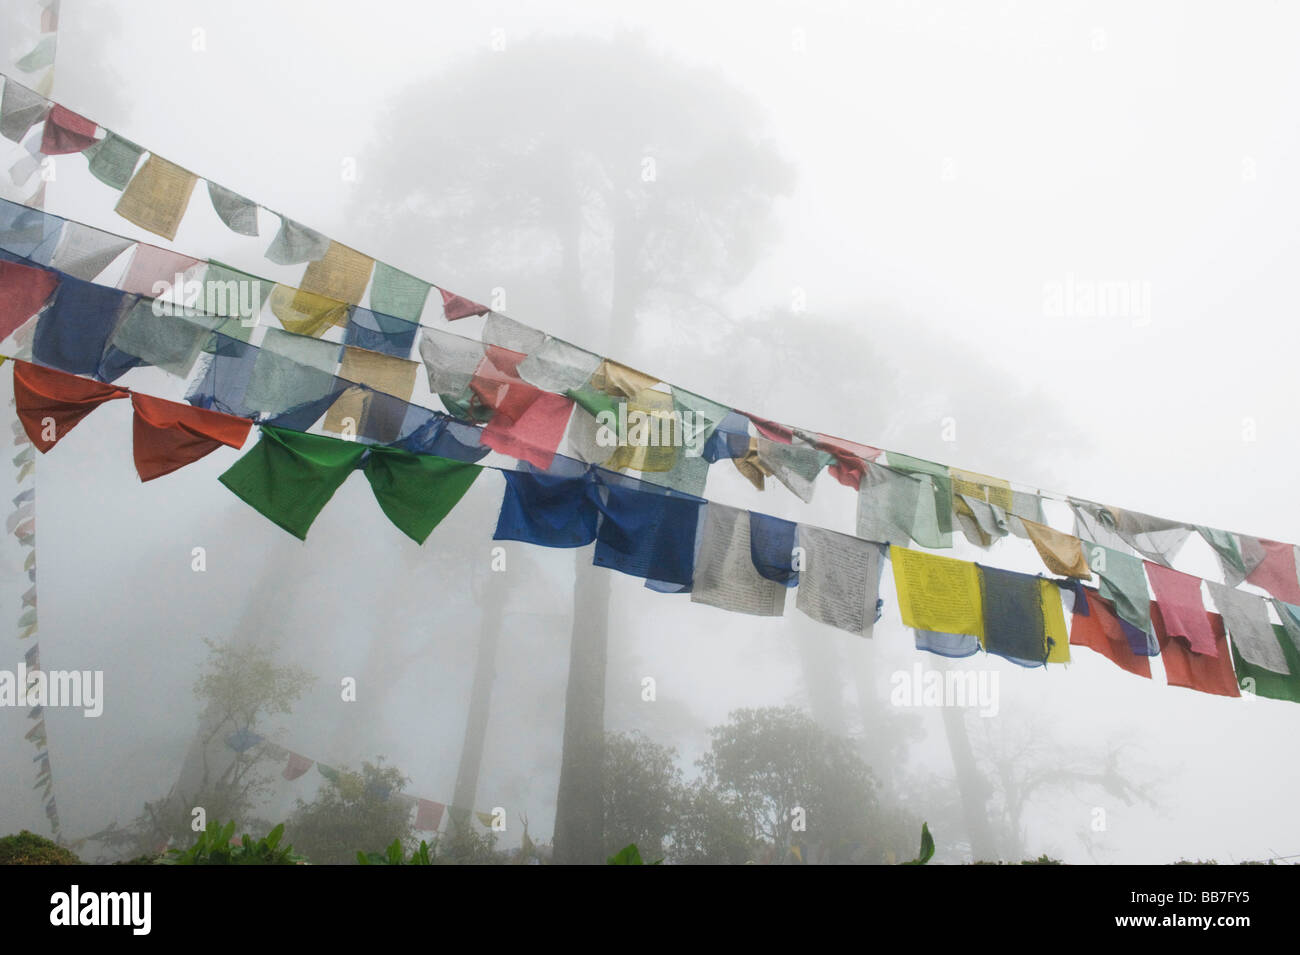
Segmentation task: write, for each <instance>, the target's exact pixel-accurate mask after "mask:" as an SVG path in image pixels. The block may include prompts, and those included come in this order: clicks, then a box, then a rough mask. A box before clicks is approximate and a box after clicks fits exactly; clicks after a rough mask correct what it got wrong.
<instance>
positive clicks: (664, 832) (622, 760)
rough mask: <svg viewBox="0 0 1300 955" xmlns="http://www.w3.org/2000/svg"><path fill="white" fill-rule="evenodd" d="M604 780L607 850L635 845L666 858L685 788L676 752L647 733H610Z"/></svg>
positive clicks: (603, 808) (605, 755)
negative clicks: (670, 835)
mask: <svg viewBox="0 0 1300 955" xmlns="http://www.w3.org/2000/svg"><path fill="white" fill-rule="evenodd" d="M601 776H602V779H601V808H602V810H603V812H604V814H605V845H606V847H607V848H608V849H610V850H612V849H613V848H614V847H617V846H626V845H627V844H628V843H635V844H636V845H638V846H645V849H646V852H648V853H653V854H656V855H662V854H663V849H664V843H665V841H666V840H667V839H668V836H669V834H670V832H671V831H672V829H673V826H674V824H675V823H676V822H677V819H678V817H679V816H680V809H679V803H680V802H681V798H682V793H683V784H682V772H681V770H680V769H678V768H677V751H676V750H675V749H672V748H670V747H667V746H660V745H659V744H658V743H655V742H653V741H652V740H650V739H649V738H648V737H647V736H645V735H644V734H643V733H639V732H634V733H606V734H605V748H604V751H603V754H602V763H601Z"/></svg>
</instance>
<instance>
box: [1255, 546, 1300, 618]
mask: <svg viewBox="0 0 1300 955" xmlns="http://www.w3.org/2000/svg"><path fill="white" fill-rule="evenodd" d="M1241 540H1242V543H1243V544H1245V542H1246V538H1244V537H1243V538H1241ZM1252 544H1254V545H1257V546H1258V548H1259V549H1260V550H1262V551H1263V556H1262V557H1261V558H1260V560H1259V562H1258V563H1257V564H1256V565H1255V568H1254V569H1253V570H1252V571H1251V572H1250V573H1249V574H1247V575H1246V583H1248V584H1254V585H1255V586H1256V587H1259V588H1260V589H1261V590H1265V591H1267V592H1268V593H1269V594H1271V595H1272V596H1274V597H1276V598H1277V599H1278V600H1284V601H1286V602H1287V603H1292V604H1300V579H1297V577H1296V557H1295V547H1294V546H1293V545H1291V544H1283V543H1281V542H1280V541H1271V540H1265V539H1264V538H1262V537H1261V538H1254V539H1252ZM1243 550H1244V548H1243Z"/></svg>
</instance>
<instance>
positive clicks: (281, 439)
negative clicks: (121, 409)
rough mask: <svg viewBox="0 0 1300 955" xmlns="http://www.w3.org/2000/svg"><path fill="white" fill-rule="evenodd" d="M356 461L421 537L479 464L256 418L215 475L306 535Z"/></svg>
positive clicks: (395, 516)
mask: <svg viewBox="0 0 1300 955" xmlns="http://www.w3.org/2000/svg"><path fill="white" fill-rule="evenodd" d="M363 460H364V470H365V473H366V479H367V480H369V482H370V488H371V490H372V491H373V492H374V495H375V500H377V501H378V502H379V507H380V509H381V510H383V512H384V513H385V514H386V515H387V516H388V519H389V520H391V521H392V522H393V524H394V525H396V527H397V528H398V530H400V531H401V532H402V533H404V534H406V535H407V536H408V537H410V538H411V539H413V540H414V541H416V542H417V543H421V544H423V543H424V541H425V540H426V539H427V538H428V536H429V534H431V533H432V532H433V529H434V528H435V527H437V526H438V524H439V523H440V522H441V521H442V519H443V518H444V517H446V516H447V514H449V513H450V512H451V509H452V508H453V507H455V506H456V504H457V503H458V502H459V501H460V499H461V498H462V497H464V495H465V492H466V491H468V490H469V486H470V485H471V484H473V483H474V479H475V478H477V477H478V475H479V472H480V471H481V470H482V467H481V466H480V465H477V464H469V463H466V462H463V461H452V460H448V459H446V458H440V457H435V456H434V455H431V454H414V453H412V452H410V451H405V450H402V449H400V448H386V447H382V446H379V445H366V444H358V443H357V442H356V441H347V440H344V439H342V438H332V437H329V436H328V435H320V434H303V433H301V432H298V431H287V430H285V429H283V428H274V427H269V426H265V425H264V426H263V427H262V435H261V438H260V439H259V440H258V442H257V444H256V445H254V446H253V447H252V448H251V449H250V450H249V451H248V453H247V454H245V455H244V456H243V457H242V458H240V459H239V460H238V461H236V462H235V463H234V464H233V465H232V466H231V467H230V469H229V470H227V471H226V473H225V474H223V475H221V477H220V481H221V483H222V484H224V485H225V486H226V487H228V488H230V490H231V491H233V492H234V493H235V494H237V495H238V496H239V497H240V498H242V499H243V500H244V502H245V503H247V504H248V505H249V506H251V507H252V508H254V509H255V510H257V511H259V512H261V513H262V515H263V516H265V517H266V518H268V519H269V520H271V521H273V522H274V523H275V524H277V525H279V526H280V527H283V528H284V529H285V530H287V531H288V532H289V533H290V534H292V535H293V536H294V537H297V538H298V539H299V540H306V539H307V531H308V529H309V528H310V527H311V525H312V522H313V521H315V520H316V517H317V515H319V514H320V512H321V510H323V509H324V507H325V505H326V504H327V503H329V500H330V498H331V497H333V496H334V492H335V491H337V490H338V489H339V487H340V486H341V485H342V484H343V482H344V481H346V480H347V478H348V475H349V474H351V473H352V472H353V471H354V470H356V469H357V467H358V465H361V464H362V462H363Z"/></svg>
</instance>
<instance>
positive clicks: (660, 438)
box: [605, 389, 681, 472]
mask: <svg viewBox="0 0 1300 955" xmlns="http://www.w3.org/2000/svg"><path fill="white" fill-rule="evenodd" d="M634 415H636V417H633V416H634ZM627 421H628V424H627V433H626V434H624V435H623V440H622V441H621V442H619V445H618V447H617V448H615V450H614V454H613V455H612V456H611V457H610V459H609V463H607V464H606V465H605V467H607V468H610V469H611V470H614V471H623V470H626V469H628V468H635V469H636V470H638V471H646V472H663V471H671V470H672V469H673V466H674V465H675V464H676V463H677V453H678V451H679V448H678V443H679V442H680V441H681V435H680V434H678V426H679V425H680V423H681V418H680V417H678V418H676V419H674V418H673V396H672V395H670V394H665V393H664V392H662V391H654V390H653V389H646V390H644V391H640V392H638V393H637V395H636V397H635V398H631V399H629V400H628V402H627Z"/></svg>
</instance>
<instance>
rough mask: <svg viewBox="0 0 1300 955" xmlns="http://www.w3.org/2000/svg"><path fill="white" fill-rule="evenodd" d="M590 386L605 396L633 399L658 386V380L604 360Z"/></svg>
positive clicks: (614, 362)
mask: <svg viewBox="0 0 1300 955" xmlns="http://www.w3.org/2000/svg"><path fill="white" fill-rule="evenodd" d="M590 384H591V387H592V388H595V389H596V390H597V391H603V392H605V394H607V395H614V396H616V397H620V398H634V397H636V396H637V395H638V394H640V393H641V392H642V391H646V390H648V389H650V388H653V387H654V386H655V385H657V384H659V379H658V378H654V377H652V376H650V375H647V374H646V373H645V372H643V371H637V370H636V369H635V368H629V367H628V366H627V365H620V364H619V363H618V362H616V361H611V360H610V359H608V358H606V359H605V360H604V361H602V362H601V363H600V367H599V368H597V369H596V371H595V373H594V374H592V376H591V382H590Z"/></svg>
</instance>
